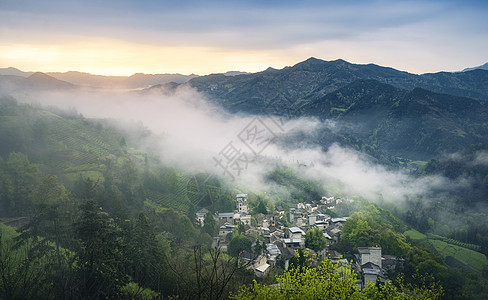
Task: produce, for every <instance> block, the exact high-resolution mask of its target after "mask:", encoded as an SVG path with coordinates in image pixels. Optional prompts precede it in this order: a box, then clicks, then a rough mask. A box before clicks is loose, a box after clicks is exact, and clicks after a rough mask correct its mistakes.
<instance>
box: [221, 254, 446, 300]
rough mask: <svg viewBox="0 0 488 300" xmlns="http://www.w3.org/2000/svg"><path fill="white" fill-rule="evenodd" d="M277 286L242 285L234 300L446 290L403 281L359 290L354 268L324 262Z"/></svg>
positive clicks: (420, 295)
mask: <svg viewBox="0 0 488 300" xmlns="http://www.w3.org/2000/svg"><path fill="white" fill-rule="evenodd" d="M275 279H276V282H277V284H275V285H273V286H266V285H262V284H259V283H257V282H256V281H254V283H253V284H252V285H247V286H242V287H241V288H240V289H239V290H238V292H237V293H236V294H232V293H231V295H230V298H231V299H240V300H247V299H255V300H260V299H286V300H288V299H305V300H307V299H310V300H312V299H412V300H413V299H439V298H440V297H441V296H442V295H443V290H442V287H441V286H440V285H439V284H438V283H437V282H434V283H432V284H426V285H423V286H420V287H418V286H412V285H408V284H404V283H403V282H399V284H398V286H394V285H393V284H392V283H390V282H389V283H385V284H379V285H369V286H367V287H366V288H365V289H363V290H361V291H359V290H358V288H357V286H356V274H355V273H354V271H352V270H351V265H348V266H340V265H339V263H337V264H334V263H332V262H331V261H330V260H328V259H324V260H323V261H322V262H321V263H320V265H319V266H318V267H317V268H313V267H309V266H304V267H303V269H302V270H300V269H299V268H290V269H288V270H286V271H285V272H284V273H283V274H282V275H276V276H275Z"/></svg>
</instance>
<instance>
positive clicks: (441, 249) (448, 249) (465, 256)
mask: <svg viewBox="0 0 488 300" xmlns="http://www.w3.org/2000/svg"><path fill="white" fill-rule="evenodd" d="M429 243H431V244H432V246H433V247H434V248H435V250H436V251H437V252H438V253H439V254H440V255H441V256H442V257H443V258H447V257H452V258H453V259H455V260H457V261H458V262H460V263H462V264H463V265H465V266H466V267H468V268H469V269H470V270H473V271H474V272H476V273H477V274H478V275H481V274H482V272H483V270H484V269H485V268H486V267H487V266H488V259H487V258H486V256H485V255H484V254H482V253H479V252H476V251H473V250H470V249H466V248H464V247H460V246H456V245H452V244H448V243H446V242H443V241H440V240H432V239H429Z"/></svg>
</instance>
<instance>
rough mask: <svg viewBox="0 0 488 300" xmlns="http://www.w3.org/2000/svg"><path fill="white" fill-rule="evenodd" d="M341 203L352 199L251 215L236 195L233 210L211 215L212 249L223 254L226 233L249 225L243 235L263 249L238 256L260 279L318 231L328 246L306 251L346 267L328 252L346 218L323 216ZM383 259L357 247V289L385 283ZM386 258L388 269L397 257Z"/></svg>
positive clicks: (375, 250)
mask: <svg viewBox="0 0 488 300" xmlns="http://www.w3.org/2000/svg"><path fill="white" fill-rule="evenodd" d="M340 201H351V200H348V199H334V197H322V199H321V200H320V201H317V203H315V204H304V203H298V204H297V206H296V207H294V208H290V210H289V212H285V211H278V212H275V213H273V214H267V215H263V214H257V215H251V214H250V211H249V206H248V201H247V194H238V195H237V196H236V208H235V211H233V212H223V213H217V214H216V215H215V216H214V217H215V219H216V221H217V222H218V226H219V231H218V236H216V237H214V246H215V247H220V248H221V249H222V250H223V251H226V250H227V246H228V243H229V240H230V238H229V237H230V236H231V235H230V236H229V233H232V232H233V230H234V229H235V227H236V226H238V225H243V224H244V225H248V226H246V228H248V229H247V230H246V231H245V235H246V236H247V237H249V239H250V240H251V241H252V242H253V249H254V247H255V246H256V244H257V243H262V245H263V246H262V247H260V248H259V249H262V251H260V253H247V252H244V253H242V256H241V257H242V258H243V259H245V260H248V261H249V268H253V269H254V272H255V275H256V277H258V278H262V277H265V276H266V275H267V274H268V273H269V272H270V271H271V270H272V269H273V268H274V267H275V266H277V265H278V266H280V267H282V268H284V269H286V268H287V267H288V265H289V260H290V258H292V257H293V256H294V255H295V251H296V250H298V249H302V250H304V249H305V237H306V231H307V230H308V229H311V228H319V229H320V230H321V231H322V232H323V236H324V237H325V239H326V240H327V247H326V248H325V249H323V250H322V251H320V252H318V253H314V252H313V250H309V251H310V252H312V254H316V256H315V257H316V258H317V259H321V258H324V257H328V258H329V259H331V260H332V261H333V262H337V261H339V262H340V263H342V264H344V265H347V264H348V262H347V260H345V259H343V258H342V257H341V255H340V253H337V252H336V251H333V250H330V249H329V246H330V245H331V244H333V243H335V242H337V241H338V240H339V238H340V234H341V231H342V226H343V224H344V223H345V222H346V220H347V217H343V218H332V217H331V216H329V215H328V214H326V213H324V212H325V211H327V209H331V208H333V207H334V206H335V205H336V204H337V203H339V202H340ZM207 212H208V211H207V210H205V209H202V210H200V211H199V212H198V213H197V218H198V219H199V220H200V223H201V224H202V225H203V221H204V218H205V215H206V214H207ZM283 220H286V222H285V221H283ZM285 223H286V226H285ZM385 258H386V256H382V255H381V248H379V247H368V248H359V255H358V256H357V257H356V263H355V264H353V267H354V268H355V269H356V272H357V273H358V274H361V275H362V278H363V279H362V280H359V281H358V286H360V287H363V286H365V284H367V282H376V280H377V279H378V280H386V279H385V274H386V270H385V269H384V267H383V266H384V265H385V262H384V261H385ZM387 258H388V259H389V262H388V266H390V267H391V266H392V263H391V262H390V261H391V260H393V261H396V258H394V257H387ZM393 268H394V266H393Z"/></svg>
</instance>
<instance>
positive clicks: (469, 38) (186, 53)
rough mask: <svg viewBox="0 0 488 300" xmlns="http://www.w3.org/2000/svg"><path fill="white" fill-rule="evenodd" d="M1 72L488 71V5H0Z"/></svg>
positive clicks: (25, 0) (351, 1)
mask: <svg viewBox="0 0 488 300" xmlns="http://www.w3.org/2000/svg"><path fill="white" fill-rule="evenodd" d="M0 20H1V21H0V67H9V66H12V67H16V68H19V69H21V70H23V71H43V72H49V71H52V72H64V71H69V70H76V71H83V72H89V73H92V74H104V75H131V74H133V73H136V72H143V73H182V74H190V73H195V74H199V75H205V74H209V73H217V72H225V71H237V70H239V71H248V72H256V71H261V70H264V69H266V68H267V67H274V68H283V67H285V66H290V65H294V64H296V63H298V62H300V61H303V60H305V59H307V58H309V57H312V56H313V57H316V58H320V59H324V60H335V59H338V58H342V59H344V60H347V61H349V62H353V63H375V64H379V65H383V66H391V67H394V68H396V69H400V70H404V71H408V72H412V73H426V72H438V71H458V70H462V69H464V68H466V67H472V66H478V65H481V64H483V63H485V62H487V61H488V1H485V0H480V1H469V0H468V1H451V0H442V1H440V0H439V1H393V0H384V1H367V0H334V1H327V0H322V1H320V0H317V1H307V0H305V1H287V0H280V1H274V0H266V1H262V0H255V1H233V0H226V1H215V0H212V1H175V0H173V1H160V0H154V1H149V0H141V1H127V0H108V1H100V0H80V1H69V0H63V1H52V0H46V1H39V0H0Z"/></svg>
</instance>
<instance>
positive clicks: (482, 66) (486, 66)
mask: <svg viewBox="0 0 488 300" xmlns="http://www.w3.org/2000/svg"><path fill="white" fill-rule="evenodd" d="M478 69H481V70H488V62H487V63H485V64H484V65H481V66H477V67H472V68H466V69H464V70H462V72H467V71H473V70H478Z"/></svg>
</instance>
